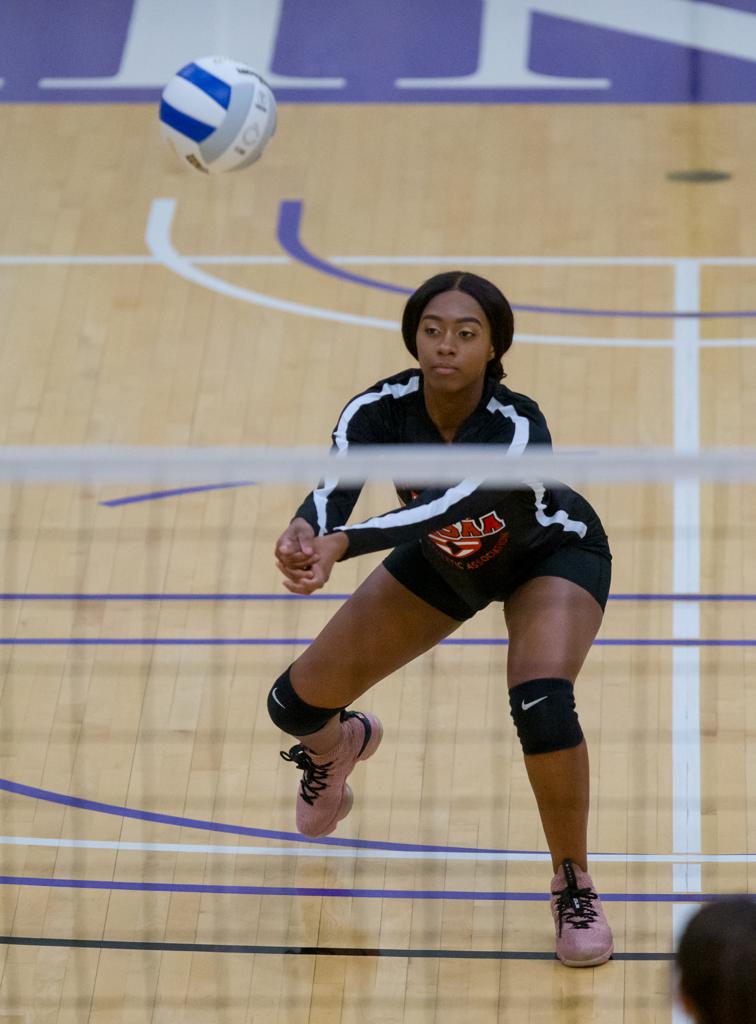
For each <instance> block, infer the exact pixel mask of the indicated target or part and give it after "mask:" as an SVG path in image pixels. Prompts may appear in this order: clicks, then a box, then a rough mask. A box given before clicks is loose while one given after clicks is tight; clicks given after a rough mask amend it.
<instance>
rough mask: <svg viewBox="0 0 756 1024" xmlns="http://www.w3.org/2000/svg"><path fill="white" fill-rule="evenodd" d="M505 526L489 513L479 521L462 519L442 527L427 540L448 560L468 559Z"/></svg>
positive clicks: (492, 513) (499, 519)
mask: <svg viewBox="0 0 756 1024" xmlns="http://www.w3.org/2000/svg"><path fill="white" fill-rule="evenodd" d="M506 525H507V524H506V523H505V522H504V520H503V519H501V518H500V516H498V515H497V514H496V512H489V513H487V514H486V515H485V516H481V517H480V518H479V519H462V520H461V521H460V522H458V523H452V524H451V525H449V526H443V527H442V528H441V529H440V530H435V531H434V532H433V533H429V534H428V539H429V540H432V541H433V543H434V544H435V545H436V547H437V548H439V549H440V550H441V551H443V553H444V554H445V555H448V556H449V557H450V558H469V557H470V556H471V555H474V554H476V553H477V552H478V551H480V549H481V547H482V546H483V541H484V540H485V538H486V537H491V536H493V534H495V533H500V532H501V531H502V530H503V529H504V528H505V526H506ZM476 568H477V567H476Z"/></svg>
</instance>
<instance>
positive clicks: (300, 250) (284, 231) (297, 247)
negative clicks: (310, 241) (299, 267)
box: [277, 199, 756, 341]
mask: <svg viewBox="0 0 756 1024" xmlns="http://www.w3.org/2000/svg"><path fill="white" fill-rule="evenodd" d="M303 205H304V204H303V203H302V200H301V199H284V200H282V201H281V205H280V207H279V211H278V227H277V234H278V242H279V244H280V246H281V248H282V249H283V250H284V252H286V253H288V255H289V256H291V257H292V259H295V260H297V262H299V263H303V264H304V265H305V266H307V267H311V268H312V269H313V270H317V271H319V272H320V273H322V274H329V275H330V276H331V277H337V278H339V279H340V280H342V281H349V282H350V283H351V284H361V285H364V286H366V287H367V288H378V289H380V290H382V291H388V292H398V293H399V294H401V295H411V294H412V292H413V289H412V288H404V287H402V286H401V285H396V284H391V283H390V282H388V281H379V280H377V279H376V278H373V277H364V276H363V275H362V274H353V273H351V272H350V271H348V270H342V268H341V267H338V266H336V265H335V264H333V263H329V262H328V261H327V260H324V259H322V258H321V257H320V256H316V255H315V253H313V252H310V250H309V249H307V248H306V246H305V245H304V244H303V243H302V240H301V239H300V237H299V233H300V228H301V225H302V211H303ZM429 262H432V260H429ZM512 309H514V310H518V311H519V312H522V313H549V314H557V315H560V316H598V317H601V316H605V317H633V318H636V319H647V320H651V319H655V320H664V319H669V320H684V319H697V320H712V319H725V318H726V319H739V318H746V317H748V318H750V317H756V310H734V311H725V312H717V313H702V312H699V311H695V310H693V311H688V312H685V311H675V310H672V311H662V312H648V311H638V310H632V309H577V308H573V307H569V306H533V305H515V304H514V303H512ZM565 340H566V341H569V338H567V339H565Z"/></svg>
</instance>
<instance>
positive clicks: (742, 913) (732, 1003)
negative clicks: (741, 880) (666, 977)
mask: <svg viewBox="0 0 756 1024" xmlns="http://www.w3.org/2000/svg"><path fill="white" fill-rule="evenodd" d="M677 967H678V970H679V974H680V990H681V992H682V994H683V996H685V997H686V998H687V1000H688V1001H689V1003H690V1004H691V1009H692V1010H693V1012H694V1013H695V1014H696V1020H698V1021H700V1022H701V1024H736V1022H737V1024H755V1022H756V902H755V901H754V900H752V899H748V897H745V896H742V897H740V896H739V897H736V898H731V899H722V900H717V901H716V902H714V903H707V904H706V905H705V906H704V907H703V908H702V909H701V910H699V911H698V913H697V914H696V915H695V917H693V918H692V919H691V920H690V922H689V923H688V925H687V927H686V929H685V931H684V933H683V936H682V938H681V939H680V944H679V947H678V950H677Z"/></svg>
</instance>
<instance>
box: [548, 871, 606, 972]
mask: <svg viewBox="0 0 756 1024" xmlns="http://www.w3.org/2000/svg"><path fill="white" fill-rule="evenodd" d="M551 913H552V914H553V916H554V925H555V927H556V955H557V957H558V958H559V959H560V960H561V961H562V963H563V964H565V965H566V966H567V967H598V965H599V964H604V963H606V961H607V960H608V959H609V957H610V956H611V955H612V953H613V952H614V942H613V940H612V930H611V928H610V927H609V924H608V922H607V920H606V917H605V916H604V910H603V908H602V906H601V899H600V898H599V896H598V895H597V893H596V890H595V889H594V888H593V882H592V881H591V876H590V875H589V874H587V873H586V872H585V871H581V870H580V868H579V867H578V866H577V864H573V863H572V861H571V860H565V861H563V862H562V865H561V867H560V868H559V870H558V871H557V873H556V874H555V875H554V877H553V879H552V881H551Z"/></svg>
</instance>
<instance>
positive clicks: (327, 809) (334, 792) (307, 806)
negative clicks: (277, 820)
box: [281, 711, 383, 839]
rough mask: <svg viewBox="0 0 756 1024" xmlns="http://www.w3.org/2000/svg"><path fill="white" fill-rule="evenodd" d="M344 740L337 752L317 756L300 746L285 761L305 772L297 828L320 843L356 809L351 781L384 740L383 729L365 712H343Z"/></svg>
mask: <svg viewBox="0 0 756 1024" xmlns="http://www.w3.org/2000/svg"><path fill="white" fill-rule="evenodd" d="M341 723H342V724H341V740H340V742H339V743H338V745H337V746H335V747H334V748H333V750H329V751H327V752H326V753H325V754H316V753H314V751H312V750H309V749H308V748H307V747H306V746H305V745H304V744H303V743H297V744H296V746H293V747H292V748H291V750H290V751H289V752H288V754H287V753H286V752H285V751H283V750H282V751H281V757H282V758H283V759H284V761H293V762H294V764H295V765H296V766H297V768H301V769H302V770H303V771H304V775H303V776H302V781H301V782H300V784H299V793H298V794H297V828H298V829H299V831H300V832H301V833H302V834H303V835H306V836H310V837H311V838H312V839H317V838H319V837H320V836H327V835H330V833H331V832H333V830H334V829H335V828H336V826H337V825H338V823H339V822H340V821H341V819H342V818H346V816H347V814H349V812H350V811H351V809H352V800H353V797H352V790H351V789H350V788H349V786H348V785H347V781H346V780H347V777H348V775H349V773H350V772H351V771H352V769H353V768H354V766H355V765H356V764H357V762H358V761H367V759H368V758H369V757H371V756H372V755H373V754H374V753H375V752H376V750H377V749H378V745H379V744H380V742H381V739H382V738H383V726H382V725H381V723H380V720H379V719H378V718H376V717H375V715H367V714H364V713H363V712H362V711H342V712H341Z"/></svg>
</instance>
